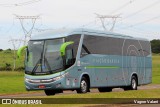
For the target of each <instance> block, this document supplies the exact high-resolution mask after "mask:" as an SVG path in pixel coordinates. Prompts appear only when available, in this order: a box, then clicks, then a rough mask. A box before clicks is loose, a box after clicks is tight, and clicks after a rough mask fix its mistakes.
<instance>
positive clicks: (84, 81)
mask: <svg viewBox="0 0 160 107" xmlns="http://www.w3.org/2000/svg"><path fill="white" fill-rule="evenodd" d="M88 90H89V84H88V80H87V79H86V78H85V77H82V79H81V82H80V88H79V89H77V90H76V91H77V93H87V92H88Z"/></svg>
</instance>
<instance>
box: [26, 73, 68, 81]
mask: <svg viewBox="0 0 160 107" xmlns="http://www.w3.org/2000/svg"><path fill="white" fill-rule="evenodd" d="M67 74H68V72H67V73H64V74H63V75H60V76H57V77H54V78H50V79H28V78H25V81H26V82H30V83H49V82H53V81H57V80H59V79H61V78H63V77H65V76H66V75H67Z"/></svg>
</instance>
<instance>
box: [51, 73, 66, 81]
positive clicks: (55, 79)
mask: <svg viewBox="0 0 160 107" xmlns="http://www.w3.org/2000/svg"><path fill="white" fill-rule="evenodd" d="M66 75H68V72H67V73H64V74H63V75H60V76H57V77H54V78H53V80H54V81H57V80H59V79H61V78H63V77H65V76H66Z"/></svg>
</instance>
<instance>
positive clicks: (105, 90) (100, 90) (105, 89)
mask: <svg viewBox="0 0 160 107" xmlns="http://www.w3.org/2000/svg"><path fill="white" fill-rule="evenodd" d="M98 90H99V92H111V91H112V88H110V87H103V88H98Z"/></svg>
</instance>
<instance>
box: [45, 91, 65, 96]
mask: <svg viewBox="0 0 160 107" xmlns="http://www.w3.org/2000/svg"><path fill="white" fill-rule="evenodd" d="M44 92H45V94H46V95H47V96H51V95H55V94H56V93H63V91H62V90H44Z"/></svg>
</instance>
